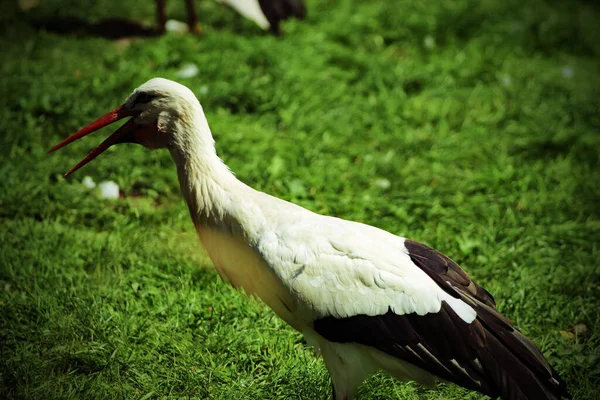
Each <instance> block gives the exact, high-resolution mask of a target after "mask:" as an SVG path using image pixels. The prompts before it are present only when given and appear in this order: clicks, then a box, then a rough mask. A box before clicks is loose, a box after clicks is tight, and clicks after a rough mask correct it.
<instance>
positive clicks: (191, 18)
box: [161, 0, 201, 33]
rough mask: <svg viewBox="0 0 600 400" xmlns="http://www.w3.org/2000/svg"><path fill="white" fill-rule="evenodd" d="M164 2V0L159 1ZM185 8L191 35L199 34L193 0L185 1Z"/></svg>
mask: <svg viewBox="0 0 600 400" xmlns="http://www.w3.org/2000/svg"><path fill="white" fill-rule="evenodd" d="M161 1H164V0H161ZM185 8H186V9H187V13H188V27H189V29H190V32H192V33H200V30H201V29H200V26H198V15H197V14H196V10H195V8H194V0H185Z"/></svg>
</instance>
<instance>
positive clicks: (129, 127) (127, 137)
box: [48, 105, 137, 177]
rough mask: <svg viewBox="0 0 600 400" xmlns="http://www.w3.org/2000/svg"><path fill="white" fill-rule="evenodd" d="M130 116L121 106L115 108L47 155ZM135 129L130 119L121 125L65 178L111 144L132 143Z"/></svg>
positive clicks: (52, 149)
mask: <svg viewBox="0 0 600 400" xmlns="http://www.w3.org/2000/svg"><path fill="white" fill-rule="evenodd" d="M131 116H133V113H131V112H130V111H125V110H124V109H123V106H122V105H121V106H119V107H117V108H115V109H114V110H112V111H110V112H108V113H106V114H104V115H103V116H101V117H100V118H98V119H97V120H95V121H94V122H92V123H91V124H89V125H87V126H85V127H83V128H81V129H80V130H78V131H77V132H75V133H74V134H72V135H71V136H69V137H68V138H66V139H65V140H63V141H62V142H60V143H59V144H57V145H56V146H54V147H53V148H51V149H50V151H48V153H52V152H53V151H55V150H58V149H60V148H61V147H64V146H66V145H68V144H69V143H71V142H74V141H75V140H77V139H80V138H82V137H84V136H86V135H89V134H90V133H92V132H95V131H97V130H98V129H100V128H103V127H105V126H107V125H110V124H112V123H113V122H116V121H118V120H120V119H123V118H127V117H131ZM136 129H137V126H136V124H135V123H134V122H133V119H130V120H129V121H127V122H126V123H125V124H123V126H121V127H120V128H119V129H117V130H116V132H115V133H113V134H112V135H110V136H109V137H108V138H107V139H106V140H105V141H104V142H102V143H101V144H100V145H99V146H98V147H96V148H95V149H94V150H92V151H91V152H90V154H88V155H87V157H85V158H84V159H83V160H81V161H80V162H79V163H78V164H77V165H75V166H74V167H73V168H71V169H70V170H69V172H67V173H66V174H65V175H64V176H65V177H67V176H68V175H70V174H72V173H73V172H75V171H77V170H78V169H79V168H81V167H83V166H84V165H85V164H87V163H89V162H90V161H92V160H93V159H94V158H96V157H98V156H99V155H100V154H101V153H103V152H104V151H105V150H106V149H108V148H109V147H110V146H112V145H113V144H117V143H123V142H131V141H133V140H132V139H133V137H134V132H135V131H136Z"/></svg>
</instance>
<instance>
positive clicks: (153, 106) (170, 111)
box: [50, 78, 201, 176]
mask: <svg viewBox="0 0 600 400" xmlns="http://www.w3.org/2000/svg"><path fill="white" fill-rule="evenodd" d="M198 109H200V111H201V107H200V104H199V103H198V100H197V99H196V97H195V96H194V94H193V93H192V91H191V90H190V89H188V88H187V87H185V86H183V85H180V84H179V83H177V82H173V81H170V80H168V79H162V78H154V79H151V80H149V81H148V82H146V83H144V84H143V85H141V86H140V87H138V88H137V89H135V90H134V91H133V93H132V94H131V95H130V96H129V97H128V98H127V100H125V103H123V104H122V105H120V106H119V107H117V108H115V109H114V110H112V111H110V112H108V113H106V114H104V115H103V116H101V117H100V118H98V119H97V120H96V121H94V122H92V123H91V124H89V125H87V126H85V127H83V128H82V129H80V130H79V131H77V132H75V133H74V134H73V135H71V136H69V137H68V138H66V139H65V140H63V141H62V142H60V143H59V144H57V145H56V146H54V147H53V148H52V149H50V153H51V152H53V151H55V150H58V149H60V148H61V147H63V146H66V145H67V144H69V143H71V142H73V141H75V140H77V139H79V138H82V137H84V136H86V135H88V134H90V133H92V132H94V131H97V130H98V129H100V128H102V127H104V126H107V125H110V124H112V123H113V122H116V121H118V120H120V119H123V118H127V117H131V119H130V120H129V121H127V122H126V123H125V124H123V126H121V127H120V128H119V129H117V130H116V131H115V132H114V133H113V134H112V135H111V136H109V137H108V138H107V139H106V140H105V141H104V142H102V144H100V145H99V146H98V147H96V148H95V149H94V150H92V152H90V154H88V155H87V157H86V158H84V159H83V160H81V161H80V162H79V163H78V164H77V165H75V166H74V167H73V168H71V170H69V172H67V173H66V174H65V176H67V175H69V174H71V173H73V172H75V171H76V170H78V169H79V168H81V167H83V166H84V165H85V164H87V163H88V162H90V161H92V160H93V159H94V158H96V157H98V156H99V155H100V154H101V153H102V152H104V151H105V150H106V149H108V148H109V147H110V146H112V145H113V144H117V143H137V144H141V145H143V146H145V147H147V148H150V149H157V148H164V147H167V148H168V147H171V146H174V145H176V144H177V143H180V142H181V140H180V139H181V138H178V137H177V135H178V134H181V133H180V132H181V131H182V129H181V126H182V125H183V124H185V121H187V120H189V119H191V118H192V117H193V116H194V114H195V113H197V112H198Z"/></svg>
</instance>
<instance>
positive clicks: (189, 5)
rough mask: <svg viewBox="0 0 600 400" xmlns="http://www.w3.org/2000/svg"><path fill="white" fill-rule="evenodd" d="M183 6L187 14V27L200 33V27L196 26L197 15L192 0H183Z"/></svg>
mask: <svg viewBox="0 0 600 400" xmlns="http://www.w3.org/2000/svg"><path fill="white" fill-rule="evenodd" d="M185 8H186V9H187V14H188V28H189V29H190V32H192V33H200V27H199V26H198V15H197V14H196V9H195V7H194V0H185Z"/></svg>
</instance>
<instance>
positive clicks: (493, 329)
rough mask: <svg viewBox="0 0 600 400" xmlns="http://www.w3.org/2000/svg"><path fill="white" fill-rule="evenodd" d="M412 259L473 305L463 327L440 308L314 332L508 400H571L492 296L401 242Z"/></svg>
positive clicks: (362, 318)
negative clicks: (472, 317) (563, 399)
mask: <svg viewBox="0 0 600 400" xmlns="http://www.w3.org/2000/svg"><path fill="white" fill-rule="evenodd" d="M405 246H406V248H407V250H408V253H409V256H410V257H411V260H412V261H413V262H414V263H415V265H416V266H418V267H419V268H421V269H422V270H423V271H424V272H425V273H426V274H427V275H428V276H429V277H430V278H431V279H433V280H434V281H435V282H436V283H437V284H438V285H439V286H440V287H441V288H442V289H443V290H444V291H446V292H447V293H448V294H450V295H451V296H453V297H455V298H459V299H461V300H463V301H465V302H466V303H468V304H469V305H471V306H472V307H473V308H474V309H475V311H476V312H477V318H476V319H475V320H474V321H473V322H471V323H467V322H465V321H464V320H462V319H461V318H460V317H459V316H458V315H457V314H456V313H455V312H454V310H453V309H452V307H450V306H449V305H448V304H447V303H446V302H444V301H443V302H442V305H441V308H440V311H439V312H437V313H430V314H426V315H423V316H420V315H418V314H407V315H397V314H395V313H394V312H393V311H392V310H391V309H389V310H388V312H387V313H385V314H383V315H377V316H368V315H356V316H352V317H348V318H340V319H338V318H334V317H332V316H329V317H324V318H321V319H319V320H316V321H314V329H315V331H316V332H317V333H319V334H320V335H322V336H323V337H325V338H326V339H327V340H330V341H333V342H340V343H348V342H355V343H361V344H364V345H367V346H372V347H375V348H377V349H379V350H381V351H383V352H385V353H387V354H390V355H392V356H395V357H398V358H400V359H403V360H405V361H407V362H410V363H411V364H413V365H415V366H417V367H419V368H421V369H423V370H426V371H429V372H431V373H433V374H434V375H436V376H438V377H439V378H441V379H444V380H446V381H450V382H454V383H456V384H459V385H461V386H464V387H466V388H468V389H472V390H477V391H479V392H482V393H484V394H487V395H488V396H490V397H493V398H495V397H502V398H504V399H507V400H517V399H518V400H534V399H535V400H537V399H554V400H557V399H560V398H561V397H567V398H570V395H569V393H568V392H567V389H566V385H565V383H564V382H563V381H562V380H561V379H560V377H559V376H558V373H557V372H556V371H555V370H554V369H552V367H551V366H550V365H549V364H548V362H547V361H546V359H545V358H544V356H543V355H542V354H541V353H540V351H539V350H538V349H537V347H536V346H535V345H534V344H533V343H532V342H531V341H530V340H529V339H527V338H526V337H525V336H524V335H523V334H521V333H520V332H519V331H518V330H517V329H516V328H514V327H513V325H512V324H511V322H510V321H509V320H508V319H507V318H506V317H504V316H503V315H502V314H500V313H499V312H498V310H496V304H495V301H494V298H493V297H492V295H491V294H490V293H489V292H487V291H486V290H485V289H483V288H482V287H481V286H479V285H477V284H476V283H475V282H474V281H473V280H472V279H471V278H470V277H469V275H467V273H466V272H464V271H463V270H462V269H461V268H460V267H459V266H458V265H457V264H456V263H455V262H454V261H452V260H451V259H450V258H448V257H446V256H445V255H443V254H442V253H439V252H438V251H436V250H434V249H432V248H430V247H427V246H425V245H423V244H420V243H417V242H414V241H409V240H407V241H406V242H405Z"/></svg>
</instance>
